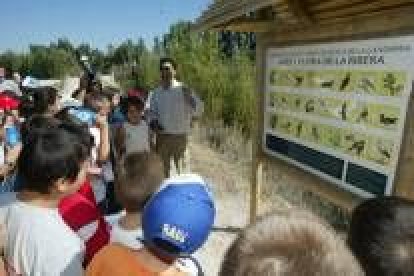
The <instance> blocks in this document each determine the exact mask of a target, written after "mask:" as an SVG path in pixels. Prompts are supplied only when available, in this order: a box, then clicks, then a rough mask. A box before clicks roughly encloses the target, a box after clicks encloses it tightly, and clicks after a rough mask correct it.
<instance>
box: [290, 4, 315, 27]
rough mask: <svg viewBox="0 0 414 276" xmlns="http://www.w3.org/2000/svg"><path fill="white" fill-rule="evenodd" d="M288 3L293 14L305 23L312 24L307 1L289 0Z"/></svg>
mask: <svg viewBox="0 0 414 276" xmlns="http://www.w3.org/2000/svg"><path fill="white" fill-rule="evenodd" d="M288 5H289V8H290V10H291V11H292V13H293V15H294V16H295V17H296V18H297V19H298V20H299V22H300V23H302V24H304V25H310V24H312V23H313V20H312V18H311V16H310V14H309V11H308V8H307V6H306V2H305V1H303V0H289V1H288Z"/></svg>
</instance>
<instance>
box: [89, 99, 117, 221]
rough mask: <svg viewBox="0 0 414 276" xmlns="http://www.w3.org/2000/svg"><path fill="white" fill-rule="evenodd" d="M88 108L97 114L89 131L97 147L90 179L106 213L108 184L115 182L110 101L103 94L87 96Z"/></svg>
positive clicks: (93, 150)
mask: <svg viewBox="0 0 414 276" xmlns="http://www.w3.org/2000/svg"><path fill="white" fill-rule="evenodd" d="M85 106H86V108H90V109H91V110H92V111H93V112H95V114H96V116H95V118H94V121H93V122H91V124H90V125H89V131H90V133H91V134H92V136H93V138H94V143H95V146H94V147H93V149H92V168H91V171H90V179H91V182H92V188H93V192H94V195H95V199H96V202H97V203H98V205H99V207H100V208H101V210H102V211H103V213H105V211H106V183H107V182H110V181H113V178H114V176H113V171H112V164H111V163H110V160H109V153H110V139H109V125H108V114H109V112H110V103H109V100H108V99H107V98H106V97H105V95H103V94H102V93H92V94H88V95H87V99H86V100H85Z"/></svg>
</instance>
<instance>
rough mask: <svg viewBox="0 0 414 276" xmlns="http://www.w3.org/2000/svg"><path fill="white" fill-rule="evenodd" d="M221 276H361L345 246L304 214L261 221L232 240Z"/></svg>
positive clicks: (290, 213) (279, 215)
mask: <svg viewBox="0 0 414 276" xmlns="http://www.w3.org/2000/svg"><path fill="white" fill-rule="evenodd" d="M220 275H222V276H235V275H245V276H250V275H252V276H253V275H290V276H299V275H303V276H305V275H319V276H324V275H326V276H333V275H343V276H347V275H349V276H351V275H352V276H358V275H363V274H362V272H361V268H360V266H359V264H358V262H357V261H356V260H355V258H354V257H353V256H352V254H351V253H350V251H349V250H348V248H347V247H346V245H345V242H344V241H343V240H341V238H340V237H339V236H338V235H336V234H335V233H334V231H333V230H332V229H331V228H330V227H329V226H327V225H326V224H325V223H323V222H322V221H321V220H319V219H318V218H316V217H315V216H313V215H312V214H309V213H308V212H305V211H299V210H286V211H281V212H278V213H274V214H271V215H268V216H266V217H263V218H262V219H260V220H258V221H257V222H256V223H254V224H253V225H251V226H249V227H248V228H247V229H245V231H244V232H243V233H242V234H241V235H240V236H239V237H238V238H237V239H236V240H235V242H234V243H233V244H232V246H231V247H230V249H229V250H228V251H227V254H226V256H225V258H224V261H223V263H222V267H221V272H220Z"/></svg>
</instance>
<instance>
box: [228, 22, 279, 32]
mask: <svg viewBox="0 0 414 276" xmlns="http://www.w3.org/2000/svg"><path fill="white" fill-rule="evenodd" d="M276 24H277V23H276V22H275V21H272V20H251V19H250V20H249V19H245V20H236V21H233V22H231V23H230V24H228V25H225V26H222V27H221V28H220V29H223V30H228V31H233V32H254V33H265V32H268V31H269V30H270V29H272V28H274V27H275V26H276Z"/></svg>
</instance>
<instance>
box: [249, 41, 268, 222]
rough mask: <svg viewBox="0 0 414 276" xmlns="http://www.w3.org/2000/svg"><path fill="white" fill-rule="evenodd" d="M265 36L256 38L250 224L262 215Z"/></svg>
mask: <svg viewBox="0 0 414 276" xmlns="http://www.w3.org/2000/svg"><path fill="white" fill-rule="evenodd" d="M262 41H263V35H261V34H259V35H257V37H256V42H257V50H256V65H257V66H256V68H257V70H256V97H255V101H256V102H255V107H256V110H257V117H256V118H255V120H256V122H254V123H253V127H252V133H251V134H252V135H251V137H252V153H253V154H252V165H251V178H250V187H251V188H250V222H251V223H252V222H254V221H255V219H256V217H257V215H258V214H259V213H260V205H261V197H262V185H263V160H264V155H263V147H262V134H263V131H264V108H265V107H264V100H263V99H264V92H263V91H264V88H265V86H264V85H265V59H266V51H265V48H264V44H263V42H262Z"/></svg>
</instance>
